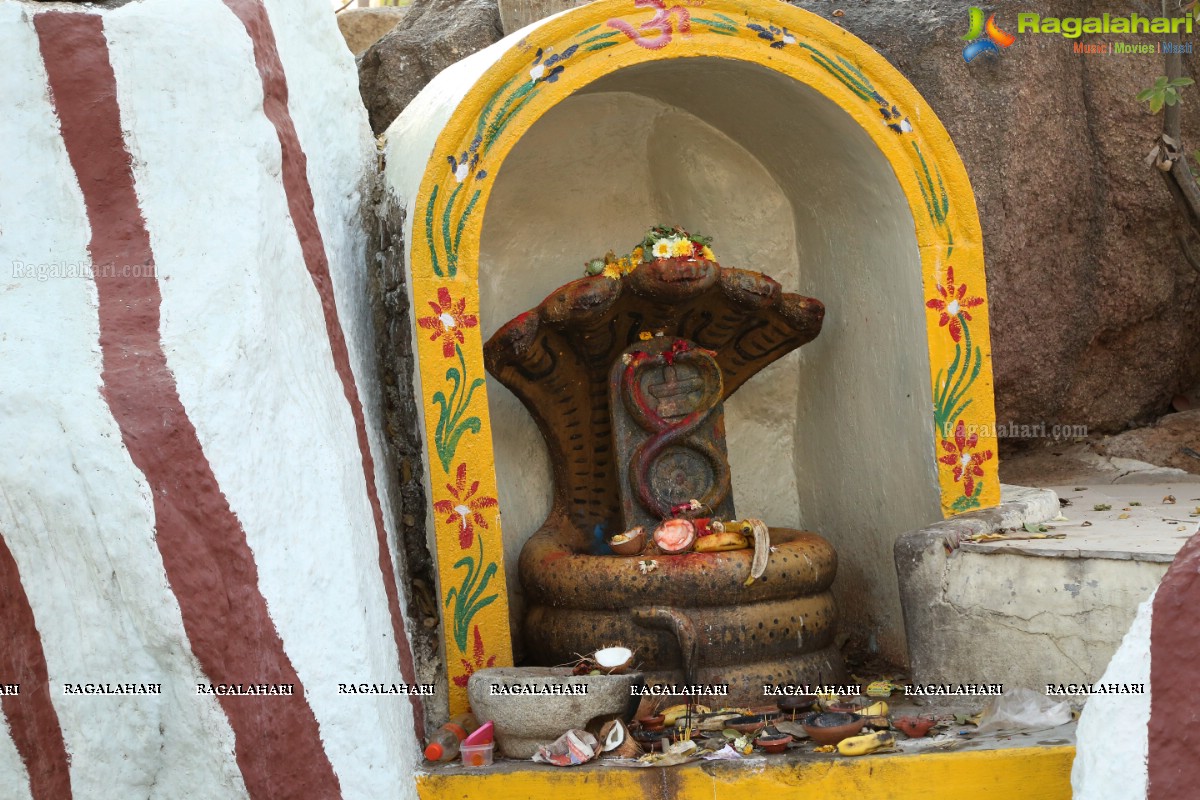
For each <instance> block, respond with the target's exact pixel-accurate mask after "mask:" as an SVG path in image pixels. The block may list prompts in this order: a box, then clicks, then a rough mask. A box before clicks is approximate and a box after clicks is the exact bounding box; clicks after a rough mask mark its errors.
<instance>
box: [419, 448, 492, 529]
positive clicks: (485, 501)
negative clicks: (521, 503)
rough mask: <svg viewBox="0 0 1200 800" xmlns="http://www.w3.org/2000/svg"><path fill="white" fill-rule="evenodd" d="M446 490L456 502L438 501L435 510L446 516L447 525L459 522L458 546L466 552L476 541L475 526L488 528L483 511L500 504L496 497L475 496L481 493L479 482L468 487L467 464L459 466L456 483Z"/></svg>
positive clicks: (448, 486)
mask: <svg viewBox="0 0 1200 800" xmlns="http://www.w3.org/2000/svg"><path fill="white" fill-rule="evenodd" d="M446 490H447V491H448V492H450V494H451V495H453V496H454V500H438V501H437V502H436V503H434V504H433V510H434V511H436V512H437V513H439V514H445V515H446V522H447V523H450V522H454V521H456V520H457V521H458V525H459V530H458V544H459V546H460V547H462V549H463V550H466V549H467V548H468V547H470V546H471V543H472V542H474V541H475V526H476V525H478V526H479V527H481V528H485V529H486V528H487V526H488V524H487V520H486V519H484V516H483V513H482V512H483V510H484V509H485V508H495V507H496V505H498V504H497V502H496V498H494V497H486V496H482V495H481V496H480V497H476V496H475V492H477V491H479V481H472V483H471V486H470V487H469V488H468V487H467V465H466V462H463V463H462V464H459V465H458V473H457V474H456V475H455V480H454V483H453V484H449V483H447V484H446ZM455 501H457V502H455Z"/></svg>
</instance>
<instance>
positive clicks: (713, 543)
mask: <svg viewBox="0 0 1200 800" xmlns="http://www.w3.org/2000/svg"><path fill="white" fill-rule="evenodd" d="M749 546H750V542H748V541H746V537H745V536H743V535H742V534H740V533H733V532H726V533H710V534H708V535H707V536H701V537H700V538H699V539H697V540H696V544H695V546H694V547H693V548H692V549H693V550H695V551H696V552H697V553H720V552H723V551H725V550H742V549H744V548H747V547H749Z"/></svg>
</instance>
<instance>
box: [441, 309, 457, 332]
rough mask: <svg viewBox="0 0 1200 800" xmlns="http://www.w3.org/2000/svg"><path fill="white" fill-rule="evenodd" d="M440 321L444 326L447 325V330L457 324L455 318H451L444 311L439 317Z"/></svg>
mask: <svg viewBox="0 0 1200 800" xmlns="http://www.w3.org/2000/svg"><path fill="white" fill-rule="evenodd" d="M438 319H439V320H441V322H442V324H443V325H445V326H446V327H447V328H453V327H454V324H455V322H454V317H453V316H451V315H450V314H449V313H448V312H445V311H443V312H442V313H441V314H439V315H438Z"/></svg>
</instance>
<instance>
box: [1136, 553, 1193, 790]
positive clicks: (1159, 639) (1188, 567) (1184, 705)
mask: <svg viewBox="0 0 1200 800" xmlns="http://www.w3.org/2000/svg"><path fill="white" fill-rule="evenodd" d="M1197 686H1200V534H1196V535H1195V536H1193V537H1192V538H1191V539H1188V541H1187V543H1186V544H1184V546H1183V548H1182V549H1181V550H1180V551H1179V553H1178V555H1176V556H1175V560H1174V561H1173V562H1172V563H1171V568H1170V569H1168V570H1167V574H1166V577H1164V578H1163V580H1162V583H1160V584H1159V586H1158V593H1157V594H1155V596H1154V613H1153V614H1152V615H1151V617H1150V730H1149V732H1148V733H1149V736H1148V738H1149V742H1148V743H1149V758H1148V761H1147V770H1148V772H1149V779H1150V785H1149V790H1148V791H1147V794H1146V796H1147V798H1148V800H1168V799H1169V800H1181V798H1184V797H1196V796H1197V792H1198V791H1200V789H1197V787H1200V724H1197V723H1200V707H1197V705H1196V703H1195V702H1192V700H1191V699H1190V698H1191V693H1192V692H1193V690H1194V689H1195V688H1196V687H1197Z"/></svg>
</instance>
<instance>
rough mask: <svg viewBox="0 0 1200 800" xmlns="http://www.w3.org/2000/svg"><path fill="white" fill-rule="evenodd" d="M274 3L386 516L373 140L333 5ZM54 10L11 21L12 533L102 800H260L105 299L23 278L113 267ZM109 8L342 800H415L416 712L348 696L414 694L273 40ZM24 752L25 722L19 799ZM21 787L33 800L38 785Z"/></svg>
mask: <svg viewBox="0 0 1200 800" xmlns="http://www.w3.org/2000/svg"><path fill="white" fill-rule="evenodd" d="M266 7H267V12H268V15H269V17H270V20H271V23H272V27H273V30H274V35H275V40H276V44H277V46H278V49H279V54H280V59H281V61H282V63H283V65H284V69H285V72H286V75H287V78H288V83H289V90H290V94H289V103H288V111H289V113H290V115H291V118H292V120H293V122H294V124H295V128H296V133H297V135H298V137H299V140H300V144H301V147H302V148H303V150H304V151H305V153H306V154H307V157H308V164H307V177H308V181H309V184H310V186H311V188H312V193H313V198H314V204H315V213H316V217H317V222H318V225H319V227H320V230H321V234H322V237H323V240H324V246H325V252H326V255H327V256H328V259H329V268H330V274H331V279H332V283H333V287H334V292H335V296H336V301H337V306H338V312H339V317H340V322H341V325H342V328H343V330H344V332H345V336H346V340H347V345H348V349H349V354H350V364H351V368H352V369H353V371H354V373H355V378H356V383H357V385H358V389H359V393H360V397H361V400H362V403H363V406H364V411H365V413H366V415H367V428H368V438H369V440H370V444H371V448H372V451H373V453H374V461H375V467H376V475H375V477H376V485H377V486H378V488H379V491H380V495H381V501H382V505H383V507H384V509H385V514H386V509H388V508H389V503H388V500H387V490H388V480H387V479H386V467H385V460H384V457H383V449H382V447H381V441H382V433H381V429H380V426H379V424H378V420H377V413H376V412H377V410H378V391H379V389H378V386H377V381H376V377H375V371H374V358H375V348H374V344H373V341H372V324H371V319H370V316H369V309H368V307H367V299H366V293H365V284H366V281H367V272H366V270H367V268H368V265H367V264H366V263H365V260H364V253H365V250H366V240H365V233H364V229H363V225H362V219H361V215H360V213H361V205H360V202H361V199H362V198H361V196H360V191H361V190H362V188H363V185H364V181H365V180H366V179H367V178H368V176H369V175H370V173H371V171H372V170H373V168H374V163H375V148H374V141H373V138H372V136H371V134H370V130H369V126H368V124H367V119H366V112H365V109H364V108H363V107H362V104H361V101H360V99H359V95H358V83H357V74H356V71H355V67H354V63H353V57H352V56H351V55H350V54H349V53H348V52H347V51H346V49H345V45H344V42H343V40H342V38H341V36H340V34H339V33H338V31H337V26H336V21H335V20H334V18H333V17H332V15H330V14H329V9H328V7H327V6H326V5H325V4H323V3H320V2H318V1H317V0H307V1H306V2H302V3H294V2H288V3H284V2H280V1H277V0H266ZM34 8H36V6H33V5H31V4H18V3H12V2H0V52H4V53H5V55H6V69H5V70H4V72H3V74H0V89H2V91H0V95H2V96H3V97H4V98H5V113H4V114H0V141H4V142H5V143H6V145H5V147H4V148H3V149H2V150H0V174H3V175H4V176H5V177H4V180H3V181H0V230H2V231H3V235H2V236H0V269H2V270H3V271H2V272H0V364H3V380H0V412H3V413H0V531H2V532H3V534H4V537H5V541H6V542H7V543H8V545H9V547H10V549H11V550H12V552H13V556H14V558H15V560H16V561H17V564H18V568H19V569H20V572H21V576H22V584H23V586H24V588H25V591H26V594H27V595H28V598H29V602H30V605H31V607H32V609H33V612H34V616H35V621H36V623H37V626H38V630H39V633H40V635H41V639H42V643H43V648H44V651H45V656H46V661H47V664H48V669H49V673H50V681H51V685H52V692H51V694H52V698H53V701H54V704H55V709H56V712H57V715H58V718H59V721H60V724H61V726H62V731H63V736H64V739H65V741H66V746H67V751H68V754H69V755H70V757H71V779H72V784H73V789H74V793H75V796H76V797H149V798H178V797H184V796H186V797H189V798H195V799H196V800H201V799H202V798H212V800H231V799H236V798H238V797H244V796H245V794H246V790H245V787H244V785H243V782H242V778H241V774H240V772H239V769H238V765H237V763H236V761H235V758H234V740H233V732H232V730H231V728H230V726H229V722H228V720H227V718H226V716H225V714H224V712H223V711H222V710H221V708H220V706H219V704H218V703H217V702H216V700H215V699H214V698H213V697H211V696H197V695H196V691H195V686H196V684H197V683H199V682H204V681H206V680H207V678H206V676H205V675H204V674H203V673H202V672H201V671H200V669H199V665H198V663H197V660H196V658H195V657H194V656H193V655H192V653H191V650H190V645H189V642H188V640H187V636H186V634H185V631H184V629H183V625H182V620H181V616H180V611H179V605H178V603H177V601H176V599H175V596H174V594H173V593H172V591H171V588H170V586H169V583H168V581H167V577H166V573H165V571H164V568H163V565H162V559H161V556H160V554H159V551H158V547H157V545H156V543H155V530H154V525H155V521H154V511H153V506H152V502H151V498H150V494H149V489H148V486H147V484H146V481H145V479H144V477H143V476H142V474H141V473H140V472H139V470H138V469H137V468H136V467H135V466H134V464H133V463H132V461H131V459H130V458H129V455H128V452H127V451H126V449H125V447H124V446H123V443H122V437H121V433H120V431H119V429H118V428H117V425H116V422H115V420H114V418H113V415H112V413H111V411H110V409H109V408H108V406H107V404H106V402H105V399H104V397H103V396H102V395H101V354H100V349H99V344H98V339H99V322H98V317H97V306H98V301H97V293H96V288H95V284H94V282H93V281H92V280H90V279H89V278H87V277H85V276H81V277H74V278H62V277H55V278H51V279H45V278H43V279H42V280H39V279H38V278H37V277H18V276H16V275H15V274H14V273H12V272H10V265H11V263H12V262H14V261H21V262H23V263H34V264H38V263H43V264H44V263H50V262H56V263H59V264H73V265H80V266H81V267H82V268H86V267H88V266H89V265H90V262H89V255H88V252H87V245H88V241H89V238H90V230H89V227H88V223H87V218H86V214H85V209H84V206H83V200H82V197H81V194H80V191H79V187H78V184H77V181H76V177H75V174H74V170H73V169H72V167H71V164H70V162H69V161H68V159H67V156H66V151H65V148H64V146H63V143H62V139H61V136H60V132H59V130H58V126H57V121H56V119H55V115H54V111H53V107H52V105H51V99H50V97H49V95H48V91H47V81H46V75H45V71H44V68H43V66H42V57H41V55H40V53H39V51H38V38H37V35H36V33H35V31H34V30H33V27H32V25H31V23H30V20H29V15H30V11H31V10H32V9H34ZM70 10H72V11H76V12H77V13H95V12H97V9H91V8H78V9H77V8H76V7H72V8H71V9H70ZM99 13H102V14H103V17H104V31H105V37H106V39H107V41H108V45H109V58H110V61H111V63H112V67H113V71H114V74H115V78H116V85H117V101H118V103H119V106H120V110H121V121H122V126H123V127H124V129H125V141H126V145H127V147H128V148H129V150H130V152H131V154H132V155H133V165H134V182H135V188H136V190H137V194H138V202H139V206H140V207H141V211H142V213H143V216H144V217H145V221H146V227H147V230H148V232H149V234H150V239H151V245H152V248H153V251H154V256H155V260H156V266H157V274H158V280H159V283H160V291H161V293H162V321H161V335H162V342H163V350H164V352H165V354H166V357H167V362H168V366H169V368H170V370H171V371H172V374H173V375H174V378H175V381H176V383H177V386H178V389H179V394H180V398H181V400H182V402H183V405H184V407H185V409H186V411H187V413H188V415H189V417H190V419H191V421H192V423H193V425H194V426H195V429H196V431H197V434H198V436H199V438H200V442H201V444H202V446H203V448H204V452H205V456H206V457H207V459H208V461H209V463H210V465H211V467H212V469H213V472H214V474H215V475H216V477H217V479H218V481H219V483H220V486H221V490H222V491H223V493H224V494H225V496H226V497H227V499H228V500H229V503H230V505H231V507H232V509H233V511H234V512H235V513H236V514H237V516H238V518H239V520H240V522H241V524H242V526H243V528H244V530H245V532H246V536H247V540H248V543H249V545H250V549H251V551H252V552H253V554H254V557H255V561H256V564H257V568H258V578H259V586H258V589H259V590H260V591H261V592H262V594H263V596H264V597H265V599H266V602H267V606H268V609H269V611H270V614H271V618H272V622H273V623H274V625H275V627H276V629H277V630H278V631H279V634H280V636H281V638H282V640H283V645H284V649H285V651H286V653H287V656H288V658H289V659H290V660H291V662H292V664H293V665H294V666H295V668H296V670H297V673H298V674H299V677H300V679H301V680H302V682H303V683H304V687H305V690H306V697H307V700H308V702H309V704H310V705H311V707H312V709H313V712H314V714H315V715H316V717H317V721H318V723H319V725H320V733H321V738H322V745H323V747H324V749H325V751H326V753H327V755H328V757H329V760H330V762H331V763H332V765H333V768H334V771H335V772H336V774H337V777H338V780H339V782H340V785H341V788H342V792H343V796H345V797H347V798H352V797H358V798H376V797H385V796H386V797H413V796H415V791H416V790H415V783H414V781H413V772H414V769H415V768H416V766H417V765H418V764H419V762H420V753H419V749H418V743H417V742H416V741H415V739H414V736H413V730H414V724H413V720H412V712H411V708H410V706H409V703H408V700H407V698H405V697H403V696H393V697H387V696H362V697H355V696H347V695H339V694H338V693H337V684H338V683H339V682H382V683H401V682H403V678H402V677H401V675H400V671H399V668H398V657H397V651H396V646H395V643H394V641H393V638H392V627H391V621H390V618H389V613H388V608H387V602H386V598H385V595H384V589H383V583H382V580H383V577H382V576H381V574H380V569H379V564H378V546H377V543H376V535H375V528H374V522H373V520H372V514H371V509H370V505H369V503H368V500H367V493H366V486H365V481H364V477H363V470H362V461H361V455H360V452H359V448H358V442H357V438H356V434H355V428H354V422H353V419H352V416H351V412H350V407H349V404H348V402H347V399H346V397H345V394H344V392H343V387H342V383H341V381H340V379H339V378H338V376H337V375H336V374H335V371H334V367H333V360H332V356H331V353H330V345H329V341H328V337H327V335H326V330H325V322H324V319H323V316H322V312H321V306H320V300H319V297H318V295H317V291H316V289H315V288H314V286H313V281H312V278H311V277H310V275H309V274H308V271H307V269H306V266H305V263H304V261H303V259H302V257H301V253H300V248H299V244H298V242H297V238H296V232H295V229H294V227H293V225H292V221H291V218H290V215H289V211H288V206H287V199H286V196H285V193H284V189H283V187H282V185H281V153H280V147H279V142H278V138H277V136H276V132H275V130H274V128H273V127H272V125H271V124H270V122H269V121H268V119H267V118H266V116H265V115H264V110H263V97H262V84H261V79H260V76H259V74H258V71H257V69H256V67H255V62H254V55H253V51H252V47H251V42H250V39H249V38H248V37H247V35H246V32H245V29H244V28H243V26H242V24H241V22H239V21H238V19H237V17H235V16H234V14H233V13H232V12H231V11H230V10H229V9H228V8H227V7H226V6H225V5H224V4H223V3H221V2H219V1H218V0H197V1H196V2H193V3H189V4H186V5H183V6H181V5H179V4H176V3H172V2H169V0H145V1H144V2H140V3H130V4H127V5H124V6H122V7H120V8H117V9H113V10H106V11H101V12H99ZM10 276H11V277H10ZM388 523H389V524H388V534H389V539H391V534H392V527H391V524H390V523H391V520H388ZM393 545H394V542H393ZM389 578H390V576H389ZM400 591H401V607H402V608H403V607H404V600H403V591H404V589H403V586H402V587H401V589H400ZM252 677H253V676H247V678H248V679H251V678H252ZM68 681H69V682H84V681H97V682H100V681H114V682H116V681H135V682H161V683H162V684H163V694H162V695H157V696H155V695H137V696H121V697H95V696H93V697H85V698H75V697H71V698H66V697H64V696H63V690H62V688H61V687H62V684H63V683H64V682H68ZM15 755H16V753H15V750H14V748H13V746H12V739H11V736H10V734H9V733H8V731H7V729H6V728H4V727H0V796H4V797H7V795H6V794H5V792H6V791H7V789H8V787H7V785H6V783H5V781H6V780H7V777H8V774H9V773H7V771H6V770H5V767H6V766H7V765H8V764H10V763H11V762H12V761H13V758H14V757H15ZM17 763H19V759H18V762H17ZM11 785H12V786H13V787H14V788H13V789H12V791H13V792H16V794H15V795H14V796H16V797H21V796H22V794H21V792H24V793H25V795H26V796H27V793H28V780H27V778H26V777H24V776H20V775H14V781H13V782H12V784H11ZM22 786H23V787H25V788H23V789H22V788H21V787H22Z"/></svg>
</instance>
